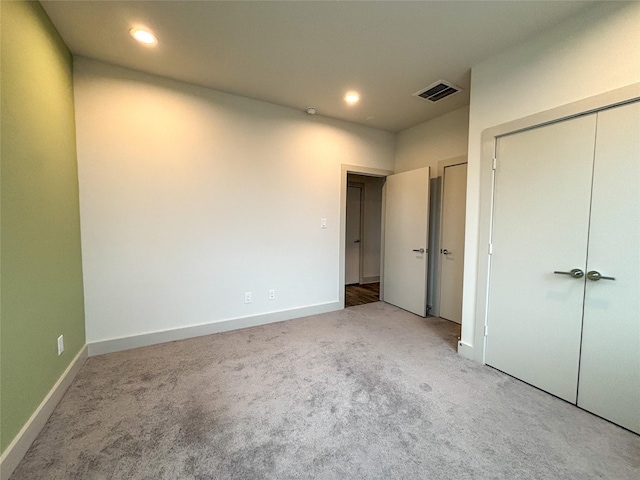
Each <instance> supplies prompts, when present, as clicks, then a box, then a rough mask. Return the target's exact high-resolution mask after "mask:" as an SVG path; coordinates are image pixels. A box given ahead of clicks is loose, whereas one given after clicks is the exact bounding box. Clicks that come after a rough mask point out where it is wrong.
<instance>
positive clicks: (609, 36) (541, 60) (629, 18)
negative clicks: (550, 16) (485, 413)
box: [460, 2, 640, 358]
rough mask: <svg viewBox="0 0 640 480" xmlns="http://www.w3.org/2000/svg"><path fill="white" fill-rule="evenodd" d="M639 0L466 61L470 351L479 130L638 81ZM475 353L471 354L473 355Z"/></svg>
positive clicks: (467, 342)
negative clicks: (482, 59) (472, 62)
mask: <svg viewBox="0 0 640 480" xmlns="http://www.w3.org/2000/svg"><path fill="white" fill-rule="evenodd" d="M639 25H640V3H637V2H634V3H621V2H602V3H598V4H595V5H593V6H589V7H587V8H586V9H585V10H583V11H581V12H580V13H579V14H578V15H576V16H574V17H573V18H572V19H571V20H569V21H566V22H564V23H562V24H560V25H557V26H556V27H554V28H553V29H551V30H549V31H548V32H547V33H545V34H543V35H540V36H538V37H536V38H533V39H531V40H530V41H528V42H526V43H524V44H521V45H518V46H515V47H513V48H511V49H510V50H508V51H506V52H504V53H502V54H501V55H499V56H497V57H493V58H491V59H489V60H487V61H485V62H483V63H481V64H479V65H477V66H475V67H474V68H473V69H472V73H471V104H470V113H469V153H468V162H469V164H468V180H467V213H466V235H465V241H466V246H465V272H464V294H463V319H462V342H463V344H464V345H463V348H462V349H461V350H460V351H461V353H464V354H465V355H469V356H473V355H474V354H473V350H472V347H473V343H474V317H475V310H476V289H477V278H476V277H477V262H478V254H479V251H480V252H482V253H481V254H482V255H485V253H484V252H485V248H486V245H478V231H479V211H478V208H479V205H478V202H479V197H480V155H481V140H480V139H481V134H482V131H483V130H485V129H487V128H489V127H493V126H496V125H499V124H502V123H506V122H509V121H512V120H516V119H519V118H522V117H525V116H528V115H532V114H535V113H539V112H542V111H545V110H549V109H551V108H554V107H558V106H561V105H565V104H568V103H571V102H575V101H578V100H581V99H584V98H587V97H591V96H594V95H597V94H601V93H604V92H607V91H610V90H614V89H616V88H620V87H623V86H626V85H630V84H633V83H635V82H638V81H640V34H639V33H638V26H639ZM476 358H477V356H476Z"/></svg>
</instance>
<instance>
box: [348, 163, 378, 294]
mask: <svg viewBox="0 0 640 480" xmlns="http://www.w3.org/2000/svg"><path fill="white" fill-rule="evenodd" d="M348 179H349V181H353V182H360V183H363V184H364V192H363V196H364V198H363V203H364V205H363V210H364V212H363V221H362V230H363V231H362V250H363V251H362V276H363V281H364V282H375V281H379V280H380V244H381V240H382V230H381V229H382V185H384V178H383V177H370V176H366V175H354V174H349V176H348Z"/></svg>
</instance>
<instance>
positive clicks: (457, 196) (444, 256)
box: [440, 163, 467, 323]
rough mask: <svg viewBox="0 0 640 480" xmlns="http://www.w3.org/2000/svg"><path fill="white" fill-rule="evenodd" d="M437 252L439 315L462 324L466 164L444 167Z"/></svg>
mask: <svg viewBox="0 0 640 480" xmlns="http://www.w3.org/2000/svg"><path fill="white" fill-rule="evenodd" d="M442 184H443V186H442V189H443V191H442V230H441V239H442V240H441V242H440V245H441V247H442V248H441V249H440V316H441V317H442V318H446V319H447V320H451V321H453V322H456V323H462V277H463V271H464V270H463V269H464V219H465V209H466V200H467V164H466V163H463V164H460V165H451V166H449V167H445V168H444V173H443V182H442Z"/></svg>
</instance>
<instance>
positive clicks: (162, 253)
mask: <svg viewBox="0 0 640 480" xmlns="http://www.w3.org/2000/svg"><path fill="white" fill-rule="evenodd" d="M74 69H75V70H74V76H75V102H76V122H77V141H78V174H79V179H80V208H81V224H82V253H83V266H84V279H85V301H86V322H87V325H86V326H87V342H88V343H92V342H98V341H102V340H107V339H114V338H120V337H128V336H133V335H139V334H143V333H149V332H157V331H163V330H168V329H176V328H181V327H188V326H194V325H199V324H207V323H211V322H219V321H222V320H226V319H233V318H238V317H245V316H253V315H259V314H264V313H268V312H273V311H281V310H288V309H298V308H302V307H309V306H313V305H329V306H330V307H332V308H338V307H339V303H336V302H338V298H339V290H340V289H342V288H343V286H341V285H339V278H338V277H339V263H338V262H339V251H340V250H339V248H340V244H339V242H340V240H339V218H340V211H339V202H340V181H341V164H343V163H345V164H350V165H358V166H366V167H371V168H379V169H387V170H391V169H392V168H393V153H394V141H395V139H394V135H393V134H391V133H388V132H383V131H380V130H375V129H372V128H367V127H361V126H356V125H353V124H349V123H346V122H341V121H337V120H330V119H327V118H323V117H321V116H314V117H311V116H308V115H306V114H305V113H304V112H299V111H297V110H293V109H289V108H285V107H279V106H275V105H272V104H269V103H264V102H260V101H256V100H251V99H247V98H243V97H238V96H234V95H229V94H225V93H221V92H217V91H213V90H209V89H205V88H200V87H196V86H192V85H188V84H184V83H180V82H175V81H171V80H166V79H162V78H159V77H154V76H151V75H146V74H142V73H138V72H135V71H131V70H127V69H122V68H118V67H114V66H111V65H107V64H103V63H99V62H95V61H92V60H87V59H84V58H76V59H75V67H74ZM321 218H327V220H328V228H327V229H326V230H323V229H321V228H320V219H321ZM272 288H273V289H275V290H276V299H275V300H271V301H270V300H268V290H269V289H272ZM247 291H251V292H252V293H253V303H251V304H248V305H247V304H244V295H243V294H244V292H247ZM293 316H295V315H293Z"/></svg>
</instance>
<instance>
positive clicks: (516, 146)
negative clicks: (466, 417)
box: [486, 115, 596, 402]
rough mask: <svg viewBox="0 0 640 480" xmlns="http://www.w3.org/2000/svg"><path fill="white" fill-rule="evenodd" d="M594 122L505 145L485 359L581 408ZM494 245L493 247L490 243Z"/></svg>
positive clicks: (511, 138) (552, 128)
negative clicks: (583, 274) (577, 274)
mask: <svg viewBox="0 0 640 480" xmlns="http://www.w3.org/2000/svg"><path fill="white" fill-rule="evenodd" d="M595 128H596V115H589V116H585V117H580V118H577V119H574V120H571V121H565V122H560V123H555V124H552V125H547V126H543V127H539V128H535V129H532V130H528V131H524V132H520V133H516V134H513V135H508V136H505V137H501V138H499V139H498V140H497V155H496V156H497V169H496V176H495V192H494V214H493V215H494V218H493V229H492V243H493V254H492V256H491V266H490V269H491V270H490V282H489V311H488V333H487V345H486V362H487V364H489V365H491V366H494V367H496V368H498V369H500V370H502V371H504V372H506V373H509V374H511V375H513V376H515V377H518V378H520V379H522V380H524V381H525V382H528V383H530V384H532V385H534V386H537V387H539V388H541V389H543V390H546V391H548V392H550V393H552V394H554V395H557V396H558V397H560V398H563V399H565V400H568V401H570V402H575V400H576V389H577V379H578V358H579V351H580V332H581V318H582V301H583V295H584V278H580V279H576V278H572V277H571V276H569V275H556V274H554V271H570V270H571V269H574V268H577V269H581V270H583V271H584V269H585V259H586V252H587V237H588V229H589V202H590V196H591V178H592V165H593V148H594V138H595ZM487 248H488V246H487Z"/></svg>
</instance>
